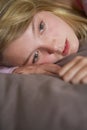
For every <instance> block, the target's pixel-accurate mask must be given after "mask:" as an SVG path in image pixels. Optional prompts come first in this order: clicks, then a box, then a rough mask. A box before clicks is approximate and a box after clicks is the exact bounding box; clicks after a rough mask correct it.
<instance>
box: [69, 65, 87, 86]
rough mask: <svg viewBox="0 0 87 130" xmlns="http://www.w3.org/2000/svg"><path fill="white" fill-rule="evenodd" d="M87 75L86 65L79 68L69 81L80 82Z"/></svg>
mask: <svg viewBox="0 0 87 130" xmlns="http://www.w3.org/2000/svg"><path fill="white" fill-rule="evenodd" d="M86 75H87V65H86V66H85V67H83V68H82V69H80V70H79V71H78V73H76V75H75V76H74V77H73V78H72V79H71V82H72V83H74V84H77V83H80V82H81V80H82V79H84V77H85V76H86Z"/></svg>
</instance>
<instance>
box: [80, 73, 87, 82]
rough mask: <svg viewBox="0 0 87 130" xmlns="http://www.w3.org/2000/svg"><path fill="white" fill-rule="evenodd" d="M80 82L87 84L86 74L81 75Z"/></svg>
mask: <svg viewBox="0 0 87 130" xmlns="http://www.w3.org/2000/svg"><path fill="white" fill-rule="evenodd" d="M81 83H84V84H87V75H86V76H85V77H83V79H82V80H81Z"/></svg>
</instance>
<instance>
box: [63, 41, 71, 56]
mask: <svg viewBox="0 0 87 130" xmlns="http://www.w3.org/2000/svg"><path fill="white" fill-rule="evenodd" d="M69 48H70V45H69V41H68V40H67V39H66V42H65V47H64V50H63V52H62V54H63V55H64V56H67V55H68V54H69Z"/></svg>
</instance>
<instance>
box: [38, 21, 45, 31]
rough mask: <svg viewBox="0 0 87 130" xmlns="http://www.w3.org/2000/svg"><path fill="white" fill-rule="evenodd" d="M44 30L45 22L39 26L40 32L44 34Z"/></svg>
mask: <svg viewBox="0 0 87 130" xmlns="http://www.w3.org/2000/svg"><path fill="white" fill-rule="evenodd" d="M44 28H45V23H44V22H43V21H41V22H40V24H39V31H40V32H43V31H44Z"/></svg>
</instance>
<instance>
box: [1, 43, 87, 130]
mask: <svg viewBox="0 0 87 130" xmlns="http://www.w3.org/2000/svg"><path fill="white" fill-rule="evenodd" d="M84 43H85V44H84V45H83V44H82V47H81V49H80V51H79V52H78V54H77V55H85V56H87V44H86V42H84ZM75 56H76V54H75V55H71V56H69V57H66V58H64V59H63V60H62V61H60V62H58V64H61V65H63V64H65V63H66V62H68V61H69V60H71V58H74V57H75ZM0 130H87V85H82V84H78V85H72V84H69V83H65V82H64V81H63V80H61V79H59V78H57V77H52V76H46V75H16V74H0Z"/></svg>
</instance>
